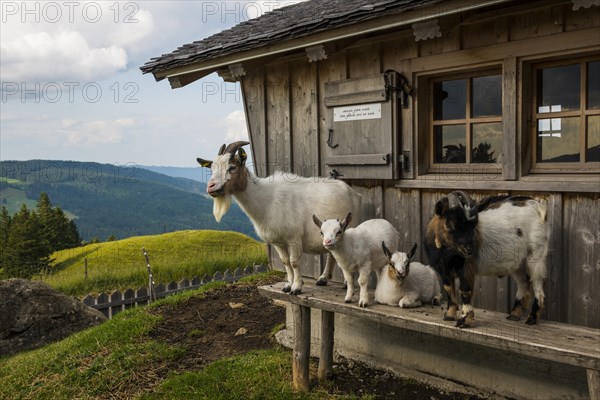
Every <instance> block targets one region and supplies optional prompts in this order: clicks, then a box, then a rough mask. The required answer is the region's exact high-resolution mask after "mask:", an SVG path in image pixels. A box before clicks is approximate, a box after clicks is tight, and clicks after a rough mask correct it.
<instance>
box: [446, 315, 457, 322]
mask: <svg viewBox="0 0 600 400" xmlns="http://www.w3.org/2000/svg"><path fill="white" fill-rule="evenodd" d="M444 321H456V317H455V316H454V315H448V314H444Z"/></svg>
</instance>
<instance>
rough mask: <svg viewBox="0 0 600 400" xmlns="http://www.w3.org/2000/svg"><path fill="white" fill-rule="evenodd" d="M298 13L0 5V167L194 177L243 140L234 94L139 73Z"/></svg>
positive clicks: (234, 88)
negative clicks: (200, 161) (104, 168)
mask: <svg viewBox="0 0 600 400" xmlns="http://www.w3.org/2000/svg"><path fill="white" fill-rule="evenodd" d="M297 2H298V1H235V2H233V1H114V0H112V1H27V2H23V1H7V0H1V1H0V6H1V20H2V23H1V25H0V26H1V28H0V29H1V30H0V50H1V52H0V80H1V88H0V95H1V99H0V107H1V110H0V160H29V159H47V160H55V159H59V160H74V161H95V162H101V163H110V164H120V165H122V164H130V165H131V164H134V165H168V166H179V167H192V166H196V163H195V159H196V157H197V156H203V157H207V158H208V157H210V156H212V155H214V154H215V153H216V151H217V149H218V148H219V146H220V145H221V144H222V143H224V142H229V141H232V140H240V139H245V138H247V132H246V123H245V119H244V114H243V103H242V99H241V95H240V91H239V85H237V84H232V83H224V82H223V81H222V80H221V78H219V77H218V76H217V75H216V74H213V75H210V76H208V77H206V78H204V79H202V80H200V81H197V82H195V83H193V84H190V85H188V86H186V87H184V88H180V89H176V90H173V89H171V88H170V86H169V84H168V82H167V81H166V80H165V81H161V82H156V81H155V80H154V78H153V77H152V76H151V75H142V73H141V72H140V70H139V67H140V66H141V65H143V64H144V63H145V62H147V61H148V60H150V58H152V57H156V56H159V55H161V54H163V53H168V52H171V51H172V50H174V49H175V48H177V47H178V46H181V45H183V44H185V43H190V42H192V41H194V40H200V39H203V38H205V37H207V36H210V35H211V34H214V33H217V32H220V31H222V30H224V29H227V28H229V27H231V26H233V25H236V24H237V23H239V22H242V21H245V20H248V19H249V18H254V17H256V16H258V15H260V14H262V13H264V12H267V11H270V10H272V9H274V8H278V7H281V6H284V5H287V4H290V3H297Z"/></svg>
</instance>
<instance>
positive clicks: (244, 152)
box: [238, 147, 248, 165]
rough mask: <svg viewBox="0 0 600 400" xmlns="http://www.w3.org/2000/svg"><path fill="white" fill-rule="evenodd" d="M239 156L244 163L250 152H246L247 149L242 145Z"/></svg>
mask: <svg viewBox="0 0 600 400" xmlns="http://www.w3.org/2000/svg"><path fill="white" fill-rule="evenodd" d="M238 156H239V157H240V163H241V164H242V165H244V164H245V163H246V160H247V159H248V154H246V151H245V150H244V149H242V148H241V147H240V148H239V149H238Z"/></svg>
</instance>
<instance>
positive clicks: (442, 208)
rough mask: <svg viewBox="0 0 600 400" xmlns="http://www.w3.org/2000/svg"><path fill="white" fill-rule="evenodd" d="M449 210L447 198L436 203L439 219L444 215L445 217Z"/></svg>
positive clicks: (436, 213)
mask: <svg viewBox="0 0 600 400" xmlns="http://www.w3.org/2000/svg"><path fill="white" fill-rule="evenodd" d="M447 209H448V198H447V197H444V198H443V199H441V200H440V201H438V202H437V203H435V215H437V216H438V217H441V216H442V215H444V213H445V212H446V210H447Z"/></svg>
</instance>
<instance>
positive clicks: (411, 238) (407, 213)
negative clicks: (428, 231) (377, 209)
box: [384, 187, 425, 261]
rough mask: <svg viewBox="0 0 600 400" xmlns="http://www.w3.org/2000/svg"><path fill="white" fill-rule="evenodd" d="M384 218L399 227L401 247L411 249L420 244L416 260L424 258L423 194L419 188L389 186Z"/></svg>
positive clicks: (406, 249) (386, 192) (386, 190)
mask: <svg viewBox="0 0 600 400" xmlns="http://www.w3.org/2000/svg"><path fill="white" fill-rule="evenodd" d="M384 201H385V206H384V210H385V212H384V218H385V219H387V220H388V221H390V222H391V223H392V225H394V227H396V229H398V232H400V235H401V236H400V237H401V241H402V246H401V248H402V249H404V251H408V250H410V248H411V246H412V245H413V244H414V243H417V244H418V248H417V250H418V251H417V257H415V260H416V261H422V260H424V256H425V254H424V252H423V233H422V229H421V196H420V194H419V191H418V190H400V189H397V188H394V187H388V188H386V189H385V192H384Z"/></svg>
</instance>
